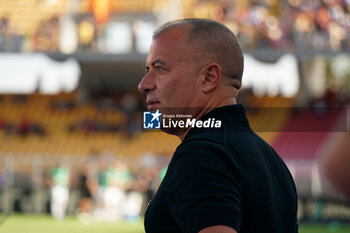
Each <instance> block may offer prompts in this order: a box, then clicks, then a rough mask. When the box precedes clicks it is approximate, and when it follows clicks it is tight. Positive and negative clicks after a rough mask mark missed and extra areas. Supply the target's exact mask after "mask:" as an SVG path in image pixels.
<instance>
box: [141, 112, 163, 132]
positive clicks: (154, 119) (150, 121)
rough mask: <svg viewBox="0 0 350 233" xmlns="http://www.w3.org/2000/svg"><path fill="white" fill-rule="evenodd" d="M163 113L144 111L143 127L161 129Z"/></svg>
mask: <svg viewBox="0 0 350 233" xmlns="http://www.w3.org/2000/svg"><path fill="white" fill-rule="evenodd" d="M161 115H162V114H161V113H160V112H159V110H157V111H156V112H143V128H144V129H160V116H161Z"/></svg>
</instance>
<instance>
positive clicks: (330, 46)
mask: <svg viewBox="0 0 350 233" xmlns="http://www.w3.org/2000/svg"><path fill="white" fill-rule="evenodd" d="M182 2H183V4H182V5H183V6H184V8H185V9H184V10H183V12H184V13H183V14H182V15H178V16H177V17H201V18H211V19H214V20H217V21H220V22H223V23H224V24H226V25H227V26H228V27H230V28H231V30H232V31H233V32H235V33H236V35H237V36H238V38H239V41H240V43H241V45H242V47H243V49H244V50H246V51H251V50H256V49H277V50H283V51H294V50H299V51H304V50H305V49H307V50H311V51H342V50H346V49H349V47H350V39H349V38H350V36H349V33H350V1H347V0H303V1H301V0H249V1H236V0H219V1H217V0H215V1H214V0H196V1H192V2H193V5H188V4H185V3H184V2H185V1H182ZM178 6H181V5H178ZM163 11H169V9H165V8H164V9H163ZM108 16H109V17H108V18H106V19H105V20H103V21H102V22H101V20H98V19H97V18H96V11H93V10H92V11H90V12H88V13H87V14H84V15H81V16H79V15H77V16H76V17H74V20H73V22H72V21H69V20H62V18H60V17H62V16H59V15H53V16H52V17H51V18H49V19H47V20H45V21H42V22H41V23H40V24H39V26H38V27H37V29H36V31H35V32H34V33H33V35H23V34H19V33H18V30H17V29H16V28H15V27H9V25H10V23H9V21H10V18H9V17H8V16H7V15H3V16H2V18H1V20H0V51H17V52H18V51H48V52H57V51H59V50H60V45H62V44H64V43H66V42H64V41H61V42H60V40H64V38H65V36H62V35H61V34H62V33H63V32H62V31H64V30H63V29H64V24H65V23H67V27H70V28H74V30H75V34H76V35H75V36H73V37H71V38H73V39H74V38H76V39H77V46H75V47H74V46H73V47H74V48H73V47H72V45H70V46H71V47H72V48H73V50H71V51H70V52H74V51H89V52H91V51H93V52H101V53H118V52H135V51H136V52H140V51H138V50H137V48H136V44H135V43H136V41H137V40H138V38H137V37H138V36H139V34H140V33H138V32H137V31H140V27H139V26H140V22H139V21H140V20H137V19H136V20H135V21H128V22H120V21H119V22H117V21H116V20H115V17H113V12H111V13H110V15H108ZM72 23H74V24H75V26H73V27H72ZM118 23H120V24H118ZM141 23H142V22H141ZM143 23H146V22H143ZM62 25H63V27H62ZM125 25H127V26H126V27H125ZM144 26H145V25H144ZM127 28H128V29H127ZM148 29H149V30H151V31H152V30H153V29H154V28H153V29H152V28H148ZM142 30H143V29H142ZM120 33H125V35H123V36H120V35H121V34H120ZM126 34H130V35H126ZM143 34H145V33H143ZM118 35H119V36H118ZM118 38H119V39H120V38H123V41H116V40H115V39H117V40H118ZM124 40H130V41H129V42H125V41H124ZM72 41H73V40H72ZM111 43H113V44H114V45H112V44H111ZM118 44H119V45H120V46H118ZM143 52H144V51H143Z"/></svg>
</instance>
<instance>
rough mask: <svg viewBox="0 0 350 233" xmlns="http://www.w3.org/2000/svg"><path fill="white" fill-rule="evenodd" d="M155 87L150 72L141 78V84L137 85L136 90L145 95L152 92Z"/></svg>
mask: <svg viewBox="0 0 350 233" xmlns="http://www.w3.org/2000/svg"><path fill="white" fill-rule="evenodd" d="M155 87H156V85H155V83H154V80H153V77H152V75H151V74H150V72H148V73H147V74H145V76H143V78H142V80H141V82H140V83H139V86H138V89H139V91H140V92H141V93H143V94H147V93H148V92H150V91H153V90H154V89H155Z"/></svg>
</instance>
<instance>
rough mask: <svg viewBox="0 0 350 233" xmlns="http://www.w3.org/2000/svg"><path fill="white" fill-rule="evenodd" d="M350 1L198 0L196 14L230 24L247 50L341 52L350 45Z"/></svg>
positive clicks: (194, 12) (194, 13)
mask: <svg viewBox="0 0 350 233" xmlns="http://www.w3.org/2000/svg"><path fill="white" fill-rule="evenodd" d="M349 13H350V2H349V1H345V0H344V1H343V0H305V1H301V0H283V1H282V0H280V1H279V0H260V1H259V0H250V1H225V0H221V1H205V0H204V1H203V0H198V1H197V4H196V6H195V8H194V10H193V15H194V16H195V17H205V18H212V19H214V20H217V21H220V22H223V23H225V24H227V25H228V26H229V27H230V28H231V30H232V31H233V32H235V33H236V34H237V35H238V38H239V41H240V43H241V44H242V46H243V48H244V49H246V50H254V49H259V48H264V49H282V50H287V51H293V50H304V49H309V50H316V51H319V50H321V51H324V50H326V51H327V50H328V51H340V50H342V49H348V48H349V46H350V40H349V33H350V14H349Z"/></svg>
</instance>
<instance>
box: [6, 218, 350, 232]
mask: <svg viewBox="0 0 350 233" xmlns="http://www.w3.org/2000/svg"><path fill="white" fill-rule="evenodd" d="M2 232H4V233H48V232H50V233H81V232H84V233H143V232H144V230H143V225H142V221H141V220H139V221H137V222H133V223H129V222H119V223H111V222H91V223H90V224H83V223H81V222H80V221H79V220H77V219H76V218H75V217H66V218H65V219H64V220H63V221H61V222H58V221H56V220H54V219H53V218H52V217H51V216H33V215H11V216H9V217H8V218H7V219H6V220H5V221H4V222H3V223H2V224H1V225H0V233H2ZM349 232H350V224H341V223H340V222H332V223H330V224H310V223H303V224H300V226H299V233H349Z"/></svg>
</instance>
